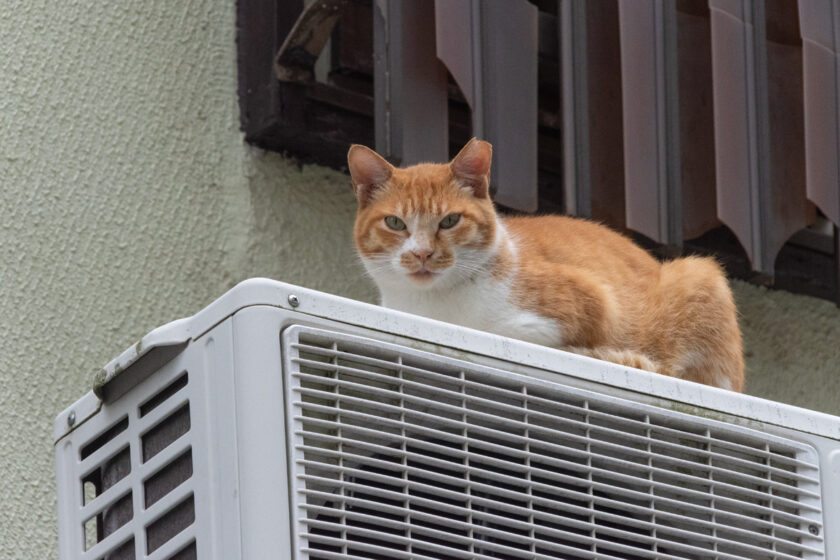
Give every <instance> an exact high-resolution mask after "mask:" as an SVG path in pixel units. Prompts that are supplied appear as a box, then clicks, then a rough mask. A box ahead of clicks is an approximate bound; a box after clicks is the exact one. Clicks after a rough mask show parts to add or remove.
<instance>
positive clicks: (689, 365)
mask: <svg viewBox="0 0 840 560" xmlns="http://www.w3.org/2000/svg"><path fill="white" fill-rule="evenodd" d="M646 330H647V331H648V332H647V334H648V336H647V337H646V339H647V341H648V344H649V345H650V347H648V348H645V353H646V354H650V355H652V356H655V357H656V359H657V360H658V361H659V362H661V363H662V366H663V368H664V369H666V370H667V371H668V373H669V374H670V375H673V376H675V377H680V378H683V379H688V380H690V381H697V382H699V383H705V384H707V385H713V386H715V387H721V388H725V389H731V390H733V391H739V392H740V391H742V390H743V387H744V358H743V348H742V341H741V330H740V329H739V328H738V317H737V311H736V309H735V302H734V300H733V297H732V290H730V288H729V284H728V282H727V281H726V276H725V275H724V273H723V270H722V269H721V267H720V265H719V264H718V263H717V262H716V261H715V260H714V259H711V258H704V257H686V258H681V259H676V260H673V261H670V262H666V263H663V264H662V270H661V275H660V280H659V285H658V288H657V289H656V290H655V292H654V293H652V294H651V301H650V306H649V312H648V313H647V329H646Z"/></svg>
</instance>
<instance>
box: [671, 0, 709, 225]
mask: <svg viewBox="0 0 840 560" xmlns="http://www.w3.org/2000/svg"><path fill="white" fill-rule="evenodd" d="M677 33H678V37H679V40H678V43H679V44H678V49H677V52H678V58H679V61H678V66H679V77H678V79H679V91H680V99H679V104H680V107H679V110H680V162H681V164H680V165H681V182H680V187H681V189H680V190H681V195H682V196H681V198H682V221H683V225H682V227H683V238H684V239H694V238H695V237H699V236H700V235H702V234H703V233H705V232H707V231H708V230H710V229H712V228H714V227H717V226H719V225H720V221H719V220H718V219H717V209H716V198H717V197H716V196H715V127H714V109H713V107H712V95H713V93H712V47H711V26H710V21H709V3H708V1H707V0H688V1H686V0H683V1H681V2H679V3H678V4H677Z"/></svg>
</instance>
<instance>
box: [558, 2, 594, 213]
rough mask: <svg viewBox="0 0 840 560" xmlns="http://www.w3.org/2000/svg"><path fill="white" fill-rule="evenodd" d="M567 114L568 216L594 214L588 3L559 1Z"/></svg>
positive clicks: (565, 181) (565, 185) (565, 173)
mask: <svg viewBox="0 0 840 560" xmlns="http://www.w3.org/2000/svg"><path fill="white" fill-rule="evenodd" d="M559 2H560V5H559V12H560V18H559V22H560V29H559V36H560V58H561V65H560V66H561V74H560V84H561V94H560V95H561V98H562V106H563V110H562V114H563V162H564V167H565V169H564V171H563V189H564V191H563V196H564V200H565V207H566V208H565V210H566V213H568V214H571V215H574V216H584V217H588V216H590V215H591V212H592V199H591V188H590V181H591V177H590V166H589V165H590V164H589V87H588V72H589V69H588V65H587V56H586V51H587V48H586V45H587V28H586V2H585V0H559Z"/></svg>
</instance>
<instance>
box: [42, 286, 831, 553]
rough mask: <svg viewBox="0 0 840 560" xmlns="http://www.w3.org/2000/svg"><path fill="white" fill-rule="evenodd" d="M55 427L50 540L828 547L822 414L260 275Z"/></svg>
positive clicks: (591, 549)
mask: <svg viewBox="0 0 840 560" xmlns="http://www.w3.org/2000/svg"><path fill="white" fill-rule="evenodd" d="M791 375H792V378H791V383H794V382H795V378H794V376H795V374H794V373H792V374H791ZM55 442H56V458H57V474H58V509H59V525H60V531H59V534H60V550H61V555H60V558H62V559H64V560H70V559H76V558H79V559H90V560H100V559H109V560H117V559H120V560H122V559H126V558H148V559H155V560H157V559H186V558H199V559H201V560H205V559H219V560H237V559H248V560H261V559H267V558H279V559H295V560H304V559H307V560H333V559H342V560H345V559H447V560H448V559H499V558H504V559H540V560H542V559H558V558H560V559H564V560H575V559H598V560H611V559H623V560H627V559H662V560H666V559H668V560H678V559H679V560H684V559H692V560H701V559H702V560H707V559H717V560H736V559H737V560H741V559H756V560H757V559H767V560H783V559H784V560H789V559H799V558H804V559H828V560H836V559H837V558H840V418H836V417H832V416H827V415H824V414H819V413H815V412H810V411H807V410H802V409H798V408H793V407H790V406H785V405H781V404H777V403H773V402H768V401H765V400H761V399H757V398H753V397H748V396H743V395H739V394H735V393H731V392H726V391H722V390H719V389H714V388H709V387H705V386H701V385H696V384H693V383H688V382H683V381H679V380H675V379H671V378H666V377H664V376H659V375H655V374H650V373H646V372H642V371H637V370H631V369H627V368H624V367H620V366H616V365H613V364H609V363H605V362H600V361H597V360H593V359H589V358H585V357H580V356H576V355H573V354H568V353H565V352H561V351H558V350H553V349H550V348H544V347H541V346H535V345H532V344H527V343H523V342H519V341H516V340H510V339H506V338H503V337H499V336H495V335H491V334H487V333H483V332H478V331H474V330H470V329H465V328H461V327H456V326H452V325H448V324H444V323H439V322H436V321H431V320H428V319H424V318H420V317H415V316H412V315H407V314H404V313H399V312H394V311H391V310H387V309H383V308H380V307H376V306H372V305H367V304H363V303H359V302H355V301H350V300H347V299H343V298H339V297H335V296H331V295H326V294H323V293H319V292H315V291H312V290H307V289H304V288H299V287H296V286H290V285H288V284H282V283H279V282H274V281H270V280H263V279H256V280H249V281H247V282H244V283H242V284H240V285H238V286H237V287H235V288H234V289H232V290H231V291H230V292H228V293H227V294H225V295H224V296H222V297H221V298H220V299H218V300H217V301H215V302H214V303H213V304H211V305H210V306H209V307H207V308H206V309H204V310H203V311H201V312H199V313H198V314H196V315H195V316H193V317H191V318H188V319H182V320H179V321H175V322H174V323H170V324H168V325H165V326H163V327H160V328H158V329H156V330H154V331H152V332H151V333H149V334H148V335H146V336H145V337H144V338H143V339H142V340H141V341H140V342H138V343H137V345H136V346H133V347H131V348H129V349H128V350H126V351H125V352H124V353H123V354H122V355H121V356H119V357H118V358H117V359H115V360H114V361H112V362H111V363H110V364H108V365H107V366H106V368H105V370H104V371H103V372H102V376H101V378H99V379H98V380H97V382H96V386H95V389H94V390H93V391H92V392H90V393H88V394H87V395H85V396H84V397H83V398H81V399H80V400H79V401H78V402H76V403H75V404H74V405H72V406H71V407H69V408H68V409H67V410H65V411H64V412H62V413H61V414H60V415H59V416H58V418H57V420H56V423H55Z"/></svg>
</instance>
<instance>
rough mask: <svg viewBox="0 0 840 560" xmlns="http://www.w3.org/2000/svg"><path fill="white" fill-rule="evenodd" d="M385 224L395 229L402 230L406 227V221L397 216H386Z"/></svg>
mask: <svg viewBox="0 0 840 560" xmlns="http://www.w3.org/2000/svg"><path fill="white" fill-rule="evenodd" d="M385 225H386V226H388V227H389V228H391V229H392V230H394V231H402V230H404V229H405V222H404V221H402V220H401V219H399V218H397V217H396V216H385Z"/></svg>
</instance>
